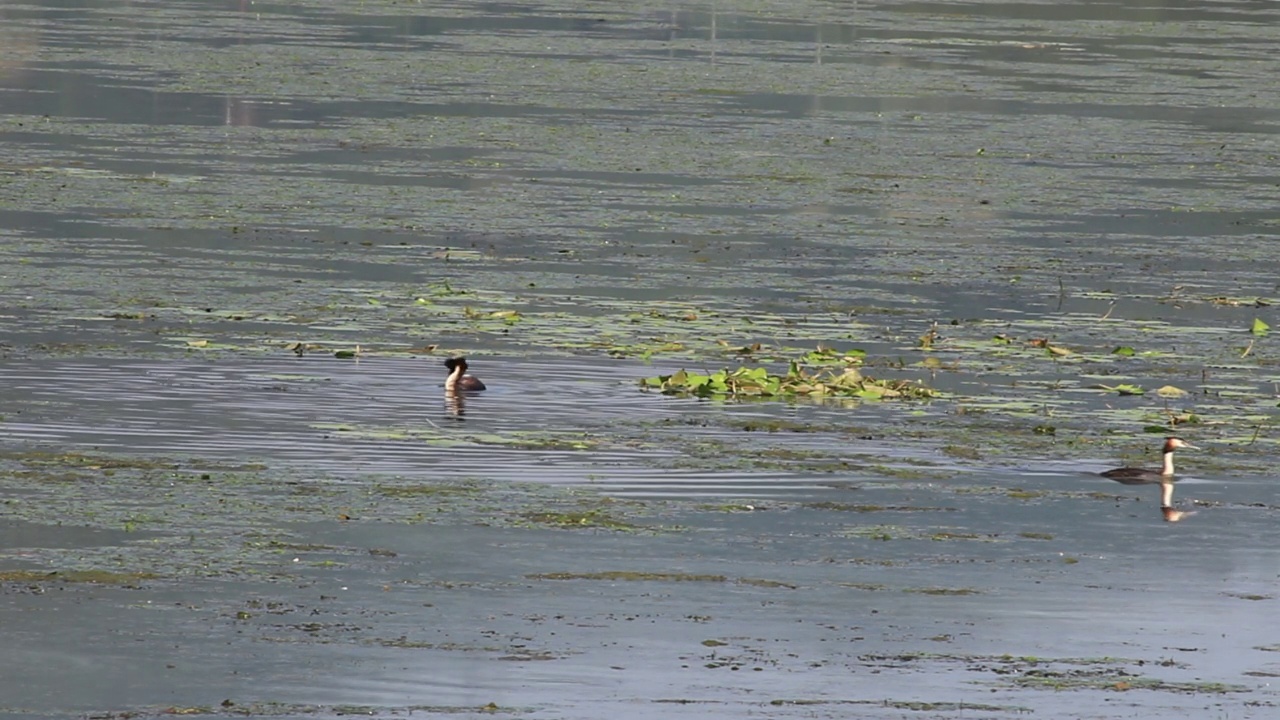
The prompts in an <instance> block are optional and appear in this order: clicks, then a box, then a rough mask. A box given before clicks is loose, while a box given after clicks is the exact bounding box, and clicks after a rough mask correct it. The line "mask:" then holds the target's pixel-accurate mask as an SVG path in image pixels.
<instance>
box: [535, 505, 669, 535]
mask: <svg viewBox="0 0 1280 720" xmlns="http://www.w3.org/2000/svg"><path fill="white" fill-rule="evenodd" d="M520 517H522V518H524V519H525V520H527V521H528V522H530V523H532V524H534V525H543V526H548V527H556V528H563V529H588V528H590V529H601V530H628V531H635V530H645V529H647V528H645V527H644V526H642V525H637V524H635V523H633V522H629V521H627V520H623V519H621V518H619V517H617V516H615V515H612V514H610V513H609V512H607V511H605V510H602V509H599V508H595V509H591V510H563V511H555V510H548V511H534V512H523V513H520Z"/></svg>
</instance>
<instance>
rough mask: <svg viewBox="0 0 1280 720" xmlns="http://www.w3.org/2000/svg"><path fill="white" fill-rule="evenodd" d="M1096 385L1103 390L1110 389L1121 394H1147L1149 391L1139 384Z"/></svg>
mask: <svg viewBox="0 0 1280 720" xmlns="http://www.w3.org/2000/svg"><path fill="white" fill-rule="evenodd" d="M1096 387H1098V388H1099V389H1101V390H1110V391H1111V392H1114V393H1119V394H1121V395H1145V394H1146V392H1147V391H1146V390H1143V389H1142V388H1141V387H1139V386H1137V385H1128V384H1126V385H1114V386H1113V385H1098V386H1096Z"/></svg>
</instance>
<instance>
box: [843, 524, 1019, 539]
mask: <svg viewBox="0 0 1280 720" xmlns="http://www.w3.org/2000/svg"><path fill="white" fill-rule="evenodd" d="M840 534H842V535H844V536H846V537H861V538H867V539H870V540H882V541H889V540H933V541H936V542H949V541H954V540H978V541H982V542H995V541H997V540H998V539H999V538H998V536H996V535H991V534H979V533H971V532H964V531H959V530H941V529H919V528H907V527H902V526H900V525H862V526H858V527H851V528H845V529H844V530H842V531H841V533H840Z"/></svg>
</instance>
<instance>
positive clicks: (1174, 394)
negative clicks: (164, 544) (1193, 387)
mask: <svg viewBox="0 0 1280 720" xmlns="http://www.w3.org/2000/svg"><path fill="white" fill-rule="evenodd" d="M1156 394H1157V395H1159V396H1160V397H1162V398H1182V397H1186V396H1188V395H1190V394H1191V393H1189V392H1187V391H1186V390H1183V389H1182V388H1180V387H1174V386H1173V385H1165V386H1164V387H1162V388H1160V389H1158V390H1156Z"/></svg>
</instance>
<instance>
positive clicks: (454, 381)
mask: <svg viewBox="0 0 1280 720" xmlns="http://www.w3.org/2000/svg"><path fill="white" fill-rule="evenodd" d="M463 367H464V366H463V365H462V363H458V364H457V365H454V366H453V371H452V372H450V373H449V377H447V378H445V381H444V389H445V391H446V392H453V391H454V390H456V389H457V388H458V380H459V379H461V378H462V371H463ZM1165 457H1166V458H1167V457H1168V456H1167V455H1166V456H1165ZM1166 464H1167V461H1166Z"/></svg>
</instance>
